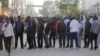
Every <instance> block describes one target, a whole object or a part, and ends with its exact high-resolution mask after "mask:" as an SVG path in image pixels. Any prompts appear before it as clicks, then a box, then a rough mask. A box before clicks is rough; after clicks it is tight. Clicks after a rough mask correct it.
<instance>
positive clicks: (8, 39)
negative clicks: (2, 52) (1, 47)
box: [2, 18, 13, 56]
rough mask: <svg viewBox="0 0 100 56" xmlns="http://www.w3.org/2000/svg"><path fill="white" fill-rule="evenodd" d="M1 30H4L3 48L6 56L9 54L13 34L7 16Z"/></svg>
mask: <svg viewBox="0 0 100 56" xmlns="http://www.w3.org/2000/svg"><path fill="white" fill-rule="evenodd" d="M2 31H3V32H4V41H5V48H6V50H7V52H8V56H10V52H11V51H10V49H11V38H12V36H13V27H12V24H11V23H10V19H9V18H7V23H4V24H3V27H2Z"/></svg>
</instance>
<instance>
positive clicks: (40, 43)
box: [37, 18, 44, 48]
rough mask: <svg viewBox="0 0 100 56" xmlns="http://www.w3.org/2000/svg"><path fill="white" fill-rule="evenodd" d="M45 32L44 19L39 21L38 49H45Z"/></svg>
mask: <svg viewBox="0 0 100 56" xmlns="http://www.w3.org/2000/svg"><path fill="white" fill-rule="evenodd" d="M43 30H44V23H43V19H42V18H40V19H39V23H38V29H37V38H38V48H42V47H43Z"/></svg>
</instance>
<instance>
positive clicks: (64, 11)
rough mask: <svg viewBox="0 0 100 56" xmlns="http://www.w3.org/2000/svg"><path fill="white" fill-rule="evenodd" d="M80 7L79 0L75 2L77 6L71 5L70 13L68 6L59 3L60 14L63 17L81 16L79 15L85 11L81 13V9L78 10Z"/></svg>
mask: <svg viewBox="0 0 100 56" xmlns="http://www.w3.org/2000/svg"><path fill="white" fill-rule="evenodd" d="M78 5H79V0H75V4H72V5H69V11H68V4H62V2H59V3H58V7H59V9H60V12H61V15H65V16H66V15H67V16H70V15H73V16H74V15H79V14H82V13H83V11H81V10H80V9H79V8H78Z"/></svg>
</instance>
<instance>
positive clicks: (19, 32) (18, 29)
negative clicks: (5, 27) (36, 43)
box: [15, 16, 24, 49]
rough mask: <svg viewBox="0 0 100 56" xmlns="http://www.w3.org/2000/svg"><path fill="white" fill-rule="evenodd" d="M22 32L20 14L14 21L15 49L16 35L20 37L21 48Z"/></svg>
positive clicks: (22, 24)
mask: <svg viewBox="0 0 100 56" xmlns="http://www.w3.org/2000/svg"><path fill="white" fill-rule="evenodd" d="M23 32H24V23H23V22H22V21H21V16H18V20H17V21H16V22H15V49H16V48H17V43H18V37H19V38H20V42H21V48H22V49H23V48H24V47H23Z"/></svg>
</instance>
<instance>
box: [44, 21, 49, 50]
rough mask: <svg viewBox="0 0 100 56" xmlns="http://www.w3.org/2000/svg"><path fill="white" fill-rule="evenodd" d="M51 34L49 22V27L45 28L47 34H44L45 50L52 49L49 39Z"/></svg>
mask: <svg viewBox="0 0 100 56" xmlns="http://www.w3.org/2000/svg"><path fill="white" fill-rule="evenodd" d="M49 33H50V22H47V25H46V28H45V34H44V42H45V48H49V47H50V43H49V38H48V35H49Z"/></svg>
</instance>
